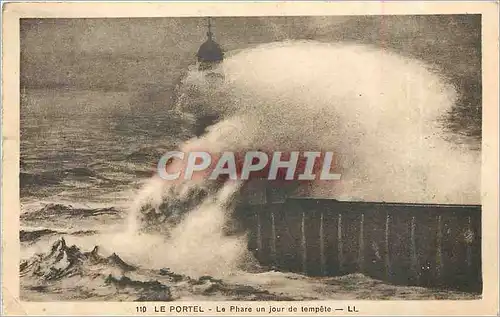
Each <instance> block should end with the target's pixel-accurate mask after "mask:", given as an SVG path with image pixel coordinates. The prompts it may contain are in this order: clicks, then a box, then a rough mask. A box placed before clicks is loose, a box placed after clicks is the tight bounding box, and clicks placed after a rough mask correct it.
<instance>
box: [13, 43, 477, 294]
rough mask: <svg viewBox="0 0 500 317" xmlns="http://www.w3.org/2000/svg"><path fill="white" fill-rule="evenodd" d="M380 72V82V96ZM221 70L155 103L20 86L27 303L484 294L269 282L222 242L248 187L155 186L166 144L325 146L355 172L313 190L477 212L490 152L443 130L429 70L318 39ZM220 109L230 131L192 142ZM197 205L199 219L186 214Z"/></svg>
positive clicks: (234, 58) (271, 277)
mask: <svg viewBox="0 0 500 317" xmlns="http://www.w3.org/2000/svg"><path fill="white" fill-rule="evenodd" d="M311 56H313V58H311ZM284 57H293V61H292V60H288V59H287V58H284ZM270 61H274V62H271V63H270ZM269 65H272V67H269ZM291 65H293V67H292V66H291ZM395 65H396V66H397V67H394V66H395ZM380 69H384V72H383V74H384V76H380V78H378V79H379V80H378V81H377V84H376V85H375V84H374V83H373V78H374V77H373V76H375V75H376V72H377V71H380ZM218 71H220V72H221V73H223V74H224V80H223V82H220V83H218V84H217V85H216V86H215V87H214V85H213V83H211V81H209V80H207V79H206V77H205V75H204V74H202V73H200V72H198V71H197V70H196V69H188V70H186V72H187V73H186V74H185V75H184V74H183V73H181V72H179V73H178V74H173V75H172V76H173V77H179V78H181V79H182V80H181V83H180V85H179V86H177V87H175V86H166V87H165V86H164V91H160V92H159V91H157V90H152V91H142V92H140V93H138V92H137V91H133V90H132V91H99V90H74V89H73V90H65V89H62V88H56V89H54V88H51V89H37V90H32V89H26V90H25V91H23V96H22V101H21V114H22V118H21V172H20V179H21V202H22V214H21V232H20V237H21V248H22V252H21V253H22V259H21V289H22V292H21V296H22V297H23V299H25V300H42V301H43V300H49V301H52V300H161V301H170V300H192V299H205V300H219V299H223V300H304V299H355V298H357V299H441V298H454V299H461V298H475V297H476V295H474V294H466V293H459V292H452V291H443V290H433V289H426V288H419V287H404V286H394V285H389V284H387V283H384V282H381V281H376V280H373V279H371V278H368V277H366V276H363V275H361V274H351V275H348V276H343V277H335V278H333V277H328V278H316V277H306V276H303V275H300V274H292V273H280V272H275V271H272V270H271V271H270V270H269V269H267V268H263V267H260V266H259V265H258V263H256V261H255V260H254V259H253V257H252V254H251V253H250V252H249V251H248V250H247V249H246V238H245V236H244V235H228V234H227V231H226V224H227V222H228V220H229V219H231V217H232V214H231V213H232V209H231V207H230V205H231V202H232V200H233V196H234V194H235V193H237V192H238V191H239V189H240V186H241V184H238V183H227V184H223V185H220V184H212V183H209V182H204V181H201V182H187V183H182V184H175V185H173V184H170V183H166V182H164V181H162V180H161V179H159V178H157V177H155V169H156V164H157V162H158V160H159V158H160V157H161V155H162V154H163V153H164V151H166V150H169V149H179V148H180V149H184V150H193V149H201V148H204V149H209V150H211V151H213V152H220V151H223V150H232V151H245V150H248V149H254V148H256V147H258V148H270V149H275V148H279V149H280V150H291V149H306V148H307V147H314V148H319V149H321V150H333V151H335V152H336V153H339V157H340V161H339V167H340V168H341V169H342V170H341V172H342V174H343V175H345V176H344V179H343V182H341V183H340V184H338V185H336V186H329V185H327V184H324V183H317V184H312V185H311V186H309V187H310V189H309V190H310V192H309V193H313V194H315V195H319V196H327V197H332V198H337V199H350V200H384V201H403V202H431V203H433V202H436V203H477V202H478V200H479V191H480V188H479V181H480V179H479V178H478V177H479V173H478V171H479V170H480V164H479V162H480V160H479V158H480V152H479V151H477V150H474V149H471V147H469V144H465V145H463V144H456V143H453V142H449V141H447V140H448V138H447V137H446V133H447V132H444V131H445V129H444V128H443V126H441V125H440V123H439V122H440V121H439V120H438V119H439V118H441V116H443V115H445V114H446V111H448V110H449V109H450V108H451V107H452V106H453V104H454V102H455V101H456V91H455V90H454V88H453V87H451V86H450V85H449V84H448V83H447V82H446V80H445V79H444V78H441V77H440V76H439V74H436V73H434V72H433V71H432V70H429V69H427V68H426V67H425V65H424V64H422V63H421V62H419V61H415V60H411V59H409V58H406V57H402V56H399V55H396V54H393V53H389V52H386V51H382V50H377V49H374V48H373V47H365V46H352V45H351V46H350V45H329V44H324V43H310V42H284V43H277V44H268V45H263V46H259V47H257V48H252V49H247V50H243V51H239V52H236V53H234V54H229V57H228V59H227V60H226V61H225V62H224V63H223V64H222V65H221V68H220V69H218ZM158 96H161V97H162V98H164V100H165V102H164V103H161V102H158V100H157V99H155V98H157V97H158ZM152 100H156V101H155V102H153V101H152ZM200 105H202V107H201V108H202V109H204V110H203V111H202V112H200V111H199V110H200ZM214 114H216V115H217V116H218V117H219V120H220V121H219V122H218V123H216V124H214V125H213V126H211V127H207V132H206V133H205V134H203V135H201V136H196V133H195V131H196V130H197V129H198V128H199V127H197V126H196V122H198V121H197V119H199V118H201V119H203V118H204V117H209V116H213V115H214ZM388 177H390V179H391V181H390V182H387V179H388ZM396 185H397V186H396ZM311 188H312V189H311ZM199 192H201V193H205V194H204V195H201V196H199V195H196V193H199ZM193 193H195V194H194V195H193ZM193 197H195V198H193ZM200 197H201V198H200ZM186 203H187V205H188V206H189V208H187V209H186V208H184V209H182V208H180V207H179V206H182V205H183V204H186ZM178 209H182V212H176V211H177V210H178ZM175 217H177V218H175ZM145 218H148V219H149V220H148V221H149V222H148V221H145ZM174 218H175V219H174ZM172 219H174V220H175V221H173V220H172ZM170 220H172V221H170ZM151 221H152V222H153V223H154V224H155V225H156V226H152V225H151ZM158 224H159V225H158ZM153 227H154V229H153V230H148V229H151V228H153ZM158 227H162V229H165V230H158Z"/></svg>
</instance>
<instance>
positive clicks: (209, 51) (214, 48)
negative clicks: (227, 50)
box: [196, 18, 224, 71]
mask: <svg viewBox="0 0 500 317" xmlns="http://www.w3.org/2000/svg"><path fill="white" fill-rule="evenodd" d="M207 28H208V31H207V40H206V41H205V42H204V43H203V44H201V46H200V48H199V49H198V53H197V54H196V57H197V58H198V69H199V70H200V71H205V70H212V69H213V67H214V66H215V65H217V64H219V63H220V62H222V61H223V60H224V52H223V51H222V49H221V47H220V45H219V44H217V42H215V41H214V38H213V37H214V36H213V33H212V23H211V19H210V18H208V21H207Z"/></svg>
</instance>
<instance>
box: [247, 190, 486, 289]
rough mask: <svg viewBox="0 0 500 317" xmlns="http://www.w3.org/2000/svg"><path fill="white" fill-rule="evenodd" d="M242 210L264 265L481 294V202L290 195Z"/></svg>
mask: <svg viewBox="0 0 500 317" xmlns="http://www.w3.org/2000/svg"><path fill="white" fill-rule="evenodd" d="M238 215H239V217H240V219H241V220H242V223H243V224H244V226H245V228H246V230H247V232H248V234H249V245H248V246H249V249H250V250H252V251H253V252H254V254H255V256H256V258H257V259H258V261H259V262H260V263H261V264H262V265H265V266H268V267H273V268H275V269H277V270H281V271H291V272H298V273H304V274H306V275H311V276H338V275H345V274H349V273H355V272H360V273H363V274H365V275H367V276H370V277H373V278H376V279H379V280H384V281H387V282H390V283H393V284H400V285H415V286H425V287H437V288H446V289H455V290H463V291H471V292H481V290H482V276H481V206H476V205H423V204H392V203H369V202H339V201H336V200H328V199H294V198H288V199H286V200H284V201H282V202H278V203H263V204H254V205H250V204H246V205H244V206H243V207H241V208H240V209H239V212H238Z"/></svg>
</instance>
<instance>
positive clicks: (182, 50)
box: [20, 15, 481, 136]
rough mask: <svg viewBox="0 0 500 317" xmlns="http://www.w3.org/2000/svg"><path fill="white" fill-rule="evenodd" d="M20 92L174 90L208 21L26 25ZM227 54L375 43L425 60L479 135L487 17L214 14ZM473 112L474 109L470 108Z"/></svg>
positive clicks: (42, 21)
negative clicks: (284, 44)
mask: <svg viewBox="0 0 500 317" xmlns="http://www.w3.org/2000/svg"><path fill="white" fill-rule="evenodd" d="M20 23H21V87H26V88H41V89H61V88H64V89H76V90H105V91H125V92H127V91H141V90H143V91H149V90H151V89H152V90H154V89H158V87H161V89H167V90H168V89H170V90H172V89H173V86H174V84H175V83H176V81H177V80H178V79H179V76H180V73H181V72H182V70H183V69H185V68H186V67H187V66H188V65H189V64H192V63H194V62H195V54H196V51H197V49H198V47H199V46H200V45H201V43H203V41H204V40H205V32H206V19H205V18H97V19H87V18H85V19H22V20H21V22H20ZM213 26H214V28H213V32H214V34H215V39H216V41H217V42H218V43H220V44H221V46H222V47H223V49H224V50H225V51H231V50H236V49H242V48H246V47H250V46H254V45H257V44H259V43H267V42H276V41H283V40H289V39H299V40H315V41H322V42H339V41H349V42H357V43H363V44H369V45H375V46H378V47H382V48H384V49H389V50H393V51H395V52H398V53H401V54H403V55H407V56H411V57H414V58H418V59H421V60H423V61H425V62H427V63H428V64H429V65H430V66H431V67H433V68H435V69H436V71H437V72H439V73H440V74H441V75H443V76H444V77H447V78H448V79H449V80H450V81H451V82H452V83H453V84H454V85H455V86H456V88H457V90H458V91H459V92H460V99H459V102H458V104H457V106H456V107H455V108H454V111H455V112H456V116H457V120H455V122H458V125H470V128H469V129H468V130H469V133H472V134H473V135H476V136H478V135H479V136H480V126H481V124H480V117H479V118H478V116H477V115H472V114H471V113H472V112H474V113H480V111H478V109H480V108H481V19H480V15H447V16H444V15H439V16H436V15H427V16H329V17H326V16H325V17H216V18H214V19H213ZM471 110H474V111H471Z"/></svg>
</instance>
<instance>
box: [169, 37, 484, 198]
mask: <svg viewBox="0 0 500 317" xmlns="http://www.w3.org/2000/svg"><path fill="white" fill-rule="evenodd" d="M216 71H218V72H220V73H223V74H224V76H225V79H224V81H221V82H220V83H219V84H218V85H211V84H209V83H207V79H205V78H204V77H203V76H201V74H200V72H198V71H196V70H193V71H191V72H190V73H188V75H187V76H186V78H185V79H184V81H183V84H184V85H185V86H186V87H187V88H186V91H190V92H192V91H196V93H193V94H189V93H186V98H185V99H183V101H182V102H180V103H178V105H177V107H179V109H182V111H186V112H192V113H193V114H195V115H196V113H197V111H196V109H198V107H199V105H200V104H203V106H204V107H203V109H204V110H203V112H202V113H200V114H199V115H200V116H203V115H205V114H207V113H218V114H219V117H220V122H219V124H221V125H225V126H227V125H229V124H231V123H232V122H233V120H235V119H236V122H237V123H233V124H232V125H233V127H234V128H235V129H232V130H231V132H225V131H224V130H223V129H222V130H221V129H218V124H216V125H214V126H212V127H211V128H210V130H209V132H208V133H207V134H206V135H204V136H203V137H202V138H200V139H198V141H202V140H204V139H207V140H208V139H210V138H213V137H214V135H215V136H217V138H218V139H224V140H225V142H224V150H228V151H235V152H237V151H248V150H255V149H262V148H264V149H269V150H273V151H292V150H293V151H301V150H303V151H333V152H335V153H337V161H336V164H337V166H338V172H339V173H341V174H342V181H341V182H334V183H332V182H315V183H314V184H312V186H311V191H309V192H308V193H307V194H308V195H314V196H323V197H329V198H336V199H341V200H346V199H347V200H353V199H354V200H366V201H392V202H421V203H457V204H460V203H479V201H480V153H479V152H478V151H472V150H470V149H469V148H468V146H466V145H457V144H453V143H451V142H448V141H447V140H446V139H447V136H446V135H445V132H444V130H443V128H442V122H443V120H446V115H447V113H448V112H449V111H450V109H451V108H452V107H453V105H454V103H455V101H456V95H457V94H456V91H455V90H454V88H453V87H452V86H451V85H450V84H448V83H447V82H446V80H445V79H443V78H441V77H440V75H439V74H438V73H436V72H435V70H430V67H429V66H428V65H426V64H424V63H422V62H420V61H417V60H412V59H409V58H407V57H403V56H400V55H398V54H395V53H391V52H388V51H385V50H380V49H376V48H373V47H368V46H361V45H352V44H349V45H347V44H329V43H317V42H307V41H300V42H284V43H272V44H265V45H260V46H257V47H255V48H252V49H247V50H243V51H240V52H238V53H237V54H234V55H232V54H228V58H227V59H226V60H225V61H224V63H222V64H221V65H220V67H219V69H217V70H216ZM195 88H196V89H195ZM189 96H193V97H192V99H190V98H189ZM195 105H196V107H195ZM193 107H194V108H193ZM198 145H199V147H200V148H202V149H206V148H207V145H206V144H205V145H203V143H202V142H198ZM217 150H219V149H214V151H217Z"/></svg>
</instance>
